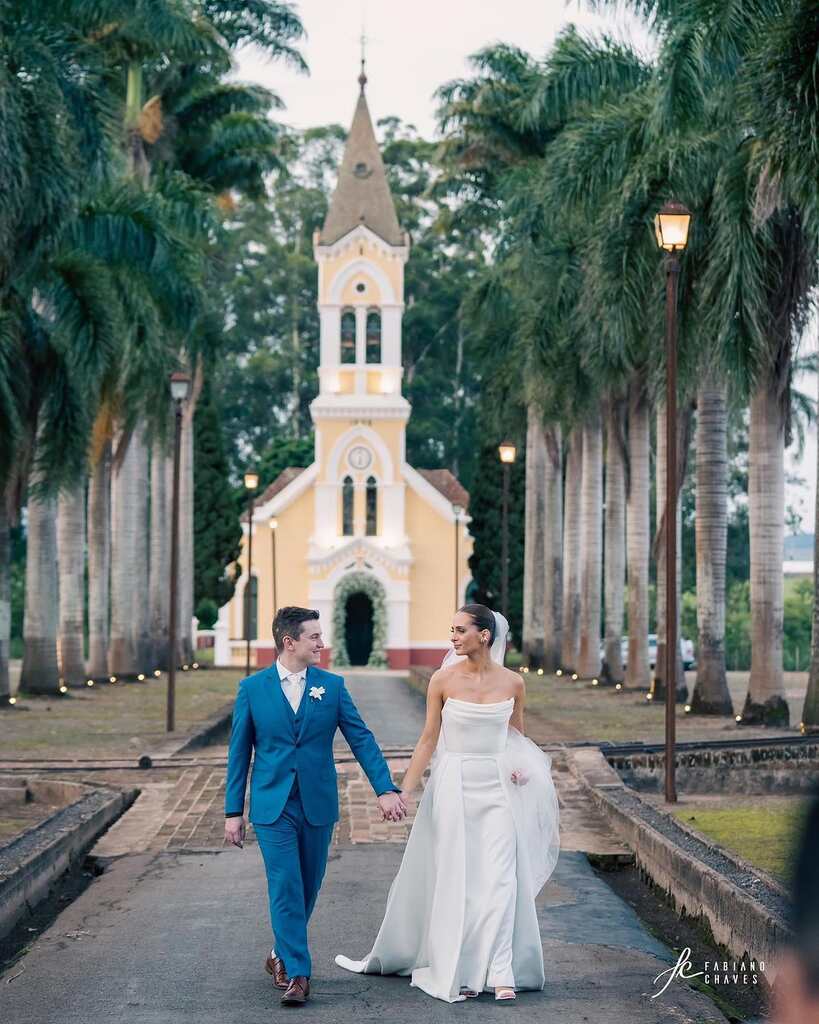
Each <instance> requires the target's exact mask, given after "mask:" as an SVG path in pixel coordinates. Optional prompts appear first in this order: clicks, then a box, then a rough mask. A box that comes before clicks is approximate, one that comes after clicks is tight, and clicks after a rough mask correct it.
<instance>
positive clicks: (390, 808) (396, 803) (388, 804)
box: [378, 793, 407, 821]
mask: <svg viewBox="0 0 819 1024" xmlns="http://www.w3.org/2000/svg"><path fill="white" fill-rule="evenodd" d="M378 806H379V807H380V808H381V814H382V820H383V819H384V818H386V819H387V820H388V821H401V819H402V818H403V817H404V815H405V814H406V813H407V809H406V807H405V806H404V802H403V800H402V799H401V795H400V793H382V794H381V796H380V797H379V798H378Z"/></svg>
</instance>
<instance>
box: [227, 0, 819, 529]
mask: <svg viewBox="0 0 819 1024" xmlns="http://www.w3.org/2000/svg"><path fill="white" fill-rule="evenodd" d="M295 7H296V9H297V10H298V12H299V15H300V17H301V19H302V22H303V24H304V26H305V29H306V31H307V39H306V41H305V42H304V43H303V44H302V46H301V47H300V50H301V53H302V55H303V56H304V57H305V59H306V61H307V63H308V65H309V67H310V74H309V75H307V76H305V75H303V74H299V73H297V72H295V71H292V70H290V69H289V68H287V67H286V66H285V65H282V64H271V63H269V62H268V61H266V59H265V58H264V57H263V56H262V55H260V54H258V53H257V52H254V51H253V50H250V49H246V50H244V51H243V52H242V53H241V54H240V59H239V63H238V67H237V70H236V77H237V78H240V79H241V80H243V81H250V82H257V83H259V84H262V85H265V86H267V87H268V88H270V89H273V90H274V91H275V92H276V93H278V94H279V96H280V97H281V98H282V100H283V101H284V103H285V110H284V111H282V112H281V114H280V115H279V116H280V119H281V120H282V121H283V122H285V123H286V124H289V125H292V126H294V127H296V128H308V127H312V126H315V125H324V124H330V123H334V122H335V123H339V124H342V125H345V126H346V125H348V124H349V122H350V119H351V117H352V113H353V107H354V105H355V100H356V96H357V94H358V84H357V82H356V79H357V77H358V73H359V61H360V57H361V35H362V28H363V32H364V34H365V36H366V38H367V42H366V56H367V77H368V85H367V98H368V101H369V105H370V111H371V113H372V115H373V118H374V119H375V120H377V119H378V118H379V117H386V116H389V115H397V116H398V117H400V118H401V119H402V120H403V121H406V122H409V123H410V124H413V125H415V127H416V128H417V129H418V131H419V132H420V133H421V134H422V135H425V136H427V137H430V138H431V137H433V136H434V134H435V124H436V122H435V101H434V93H435V90H436V89H437V88H438V87H439V86H440V85H442V84H444V83H445V82H448V81H450V80H451V79H453V78H460V77H463V76H465V75H468V74H469V70H470V69H469V63H468V58H469V55H470V54H472V53H475V52H476V51H477V50H480V49H482V48H483V47H485V46H487V45H489V44H491V43H494V42H498V41H502V42H505V43H511V44H513V45H515V46H519V47H521V48H522V49H524V50H527V51H529V52H530V53H532V54H534V55H535V56H543V55H544V54H545V53H546V51H547V50H548V49H549V46H550V44H551V43H552V41H553V40H554V38H555V36H556V35H557V34H558V32H560V30H561V29H562V28H563V27H564V26H566V25H567V24H569V23H574V24H576V25H577V26H579V27H581V28H585V29H588V30H591V31H607V32H609V33H610V34H614V35H617V36H619V37H621V38H626V39H629V40H630V41H631V42H632V44H633V45H634V46H635V47H636V48H637V49H638V50H640V51H641V52H643V53H646V54H648V53H650V52H651V50H652V41H651V36H650V34H649V33H648V32H647V31H646V30H645V29H644V27H643V26H642V25H640V24H639V23H638V22H637V21H636V20H635V19H633V18H631V17H630V16H628V15H625V14H622V13H620V14H617V15H616V16H603V15H599V14H593V13H591V12H590V11H589V10H588V9H587V5H585V4H582V3H579V2H577V0H573V2H572V0H570V2H568V3H566V2H564V0H401V2H395V0H380V2H376V0H302V2H297V3H295ZM816 347H817V343H816V322H815V321H814V323H813V325H812V327H811V329H810V331H809V334H808V336H807V337H806V338H805V339H804V341H803V344H802V351H803V352H804V351H810V350H815V349H816ZM797 384H798V386H799V387H801V388H802V390H805V391H807V392H808V393H809V394H811V395H812V396H814V397H815V396H816V377H815V376H814V375H806V376H804V377H803V378H802V379H801V380H799V381H798V382H797ZM816 444H817V442H816V429H815V427H812V428H811V429H810V431H809V432H808V436H807V440H806V445H805V450H804V453H803V455H802V458H801V460H798V459H797V458H796V454H795V452H794V451H793V450H791V451H789V452H788V454H787V457H786V466H787V468H788V471H789V473H791V474H794V475H796V476H799V477H801V478H803V480H804V483H802V484H788V485H787V487H786V497H785V500H786V504H787V505H790V506H793V507H794V508H795V509H796V510H798V511H799V512H800V514H801V515H802V516H803V520H804V521H803V529H806V530H808V531H810V530H812V528H813V509H814V501H815V488H816Z"/></svg>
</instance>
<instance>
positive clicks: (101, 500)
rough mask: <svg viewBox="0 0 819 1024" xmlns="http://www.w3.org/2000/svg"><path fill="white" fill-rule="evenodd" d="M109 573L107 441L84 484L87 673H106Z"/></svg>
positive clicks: (109, 522)
mask: <svg viewBox="0 0 819 1024" xmlns="http://www.w3.org/2000/svg"><path fill="white" fill-rule="evenodd" d="M110 577H111V442H110V441H107V442H106V443H105V445H104V446H103V448H102V451H101V453H100V456H99V458H98V460H97V462H96V464H95V465H94V467H93V470H92V472H91V480H90V482H89V486H88V674H89V676H92V677H93V678H97V679H98V678H100V677H102V676H104V675H107V673H108V640H109V630H108V600H109V595H110Z"/></svg>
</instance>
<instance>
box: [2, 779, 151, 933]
mask: <svg viewBox="0 0 819 1024" xmlns="http://www.w3.org/2000/svg"><path fill="white" fill-rule="evenodd" d="M64 785H71V786H72V787H73V788H76V790H77V791H78V792H79V793H80V796H79V798H78V799H77V800H75V801H74V802H73V803H71V804H69V805H68V806H67V807H63V808H61V809H60V810H59V811H55V813H54V814H52V815H50V816H49V817H48V818H46V819H45V821H41V822H40V823H39V824H38V825H35V826H34V827H32V828H29V829H26V831H25V832H21V833H20V835H18V836H15V837H14V839H12V840H10V842H8V843H6V844H5V845H3V846H0V937H2V936H4V935H7V934H8V933H9V932H10V931H11V930H12V928H13V927H14V926H15V924H16V923H17V922H18V921H19V920H20V918H21V917H23V916H25V914H26V913H27V912H30V911H31V909H33V908H34V907H35V906H36V904H37V903H39V902H40V900H42V899H43V898H44V897H45V896H46V895H47V894H48V890H49V888H50V886H51V885H52V883H53V882H55V881H56V880H57V879H58V878H59V877H60V875H62V874H63V873H64V872H65V871H66V870H67V869H68V868H69V867H70V866H71V865H72V864H73V863H75V862H76V861H77V860H78V859H79V858H80V857H82V856H83V855H84V854H85V852H86V851H87V850H88V848H89V847H90V846H91V844H92V843H93V842H94V840H95V839H96V838H97V836H99V835H100V833H102V832H104V831H105V829H106V828H108V826H109V825H110V824H111V823H112V822H113V821H115V820H116V819H117V818H118V817H119V816H120V814H121V813H122V812H123V811H124V810H125V809H126V808H127V807H129V806H130V805H131V804H132V803H133V801H134V800H135V799H136V797H137V794H138V792H139V791H138V790H136V789H127V790H119V791H118V790H112V789H91V788H90V787H89V786H83V785H80V784H79V783H73V784H72V783H65V784H64Z"/></svg>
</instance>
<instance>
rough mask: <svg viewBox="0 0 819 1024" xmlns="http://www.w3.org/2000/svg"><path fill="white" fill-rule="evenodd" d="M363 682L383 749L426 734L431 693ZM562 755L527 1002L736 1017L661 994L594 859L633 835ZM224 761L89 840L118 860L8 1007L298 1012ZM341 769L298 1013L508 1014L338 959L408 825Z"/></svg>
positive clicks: (490, 1017)
mask: <svg viewBox="0 0 819 1024" xmlns="http://www.w3.org/2000/svg"><path fill="white" fill-rule="evenodd" d="M350 689H351V691H352V692H353V695H354V698H355V699H356V702H357V703H358V704H359V707H360V708H361V710H362V713H363V714H364V716H365V718H366V719H367V720H368V722H369V723H370V725H371V727H372V728H373V730H374V732H375V733H376V736H377V737H378V738H379V740H380V742H381V743H382V744H383V745H384V746H385V747H391V748H393V749H394V748H395V747H397V746H404V745H406V744H407V742H409V743H412V742H414V740H415V739H416V738H417V735H418V732H419V731H420V727H421V723H422V719H423V706H422V703H421V701H420V699H419V698H418V697H417V695H416V694H415V693H413V692H412V691H410V690H409V688H408V687H406V686H405V684H403V683H402V682H401V680H400V679H395V677H392V676H387V677H381V678H379V677H375V676H368V677H363V678H356V677H353V678H351V679H350ZM339 752H340V753H341V751H339ZM213 753H215V752H214V751H211V752H209V757H211V756H212V754H213ZM406 763H407V762H406V757H403V758H396V759H395V760H394V761H393V762H392V767H393V769H394V770H396V771H397V772H399V773H400V772H401V771H403V769H404V768H405V766H406ZM554 769H555V779H556V782H557V785H558V791H559V793H560V799H561V804H562V808H563V814H562V824H563V831H562V839H563V843H562V846H563V852H562V853H561V857H560V861H559V863H558V867H557V870H556V872H555V874H554V876H553V877H552V879H550V881H549V883H548V884H547V886H546V887H545V889H544V891H543V892H542V893H541V895H540V898H539V901H538V904H539V913H540V920H541V928H542V935H543V943H544V955H545V960H546V965H547V984H546V989H545V991H544V992H542V993H522V994H521V995H520V996H519V999H518V1005H517V1006H516V1008H515V1010H514V1012H515V1013H517V1014H518V1018H519V1019H521V1020H523V1021H531V1022H535V1021H538V1022H542V1021H545V1020H549V1021H554V1022H560V1024H583V1022H594V1024H609V1022H610V1024H620V1022H621V1021H623V1020H626V1019H628V1020H630V1021H633V1022H634V1024H666V1022H670V1021H673V1022H675V1024H695V1022H697V1024H706V1022H709V1024H710V1022H715V1024H716V1022H720V1024H724V1018H723V1017H722V1016H721V1014H720V1013H719V1012H718V1011H717V1010H716V1009H715V1007H714V1006H713V1004H712V1003H711V1002H710V1000H708V999H707V997H705V996H703V995H702V994H700V993H698V992H696V991H694V990H692V989H689V988H687V987H686V986H684V985H682V984H680V983H674V984H672V985H671V987H670V988H669V989H668V991H667V992H666V993H665V994H664V995H663V996H661V997H660V998H658V999H652V998H651V994H652V992H653V991H654V988H653V979H654V978H655V977H656V975H657V974H658V973H660V971H663V970H665V969H666V968H667V967H668V966H669V965H670V964H671V963H673V962H674V961H675V960H676V957H675V956H674V955H673V954H672V953H671V952H670V951H669V950H668V949H666V948H665V947H664V946H663V945H661V944H660V943H658V942H657V941H656V940H655V939H654V938H652V937H651V936H650V935H649V934H648V932H647V931H646V930H645V928H644V927H643V926H642V924H641V923H640V922H639V920H638V919H637V918H636V916H635V915H634V913H633V911H632V910H631V909H630V908H629V907H628V906H627V905H626V904H625V903H623V902H622V901H621V900H620V899H619V898H618V897H617V896H616V895H614V893H613V892H612V891H611V890H610V889H609V888H608V886H606V885H605V884H604V883H603V882H601V881H600V880H599V879H598V878H597V876H596V875H595V874H594V872H593V871H592V870H591V868H590V867H589V864H588V861H587V859H586V857H585V855H584V853H582V852H580V851H582V850H583V849H596V850H599V851H601V852H611V853H617V852H619V851H621V850H622V847H621V846H620V845H619V844H618V843H617V841H616V840H615V839H614V837H612V836H611V835H609V834H608V833H607V832H606V830H605V829H604V828H603V827H602V825H601V824H600V823H599V822H598V821H596V820H595V819H594V816H593V812H592V811H591V809H590V808H589V807H588V806H587V805H586V804H585V802H584V801H582V800H581V799H580V796H579V794H578V793H577V792H576V791H575V790H574V788H573V786H572V781H571V777H570V776H569V774H568V772H567V771H566V770H565V763H564V762H563V760H562V757H561V754H560V751H559V750H556V751H555V752H554ZM223 774H224V769H223V768H221V767H217V766H215V765H200V766H197V767H194V768H189V769H186V770H185V771H184V772H182V773H181V774H180V777H179V778H178V779H176V780H171V781H166V782H160V783H156V784H149V785H148V786H146V787H145V789H144V790H143V795H142V797H140V799H139V800H138V801H137V803H136V804H135V805H134V808H133V809H132V810H131V811H130V812H129V813H128V814H127V815H125V816H124V817H123V818H122V819H121V820H120V822H119V823H117V825H116V826H115V827H114V828H112V829H111V830H109V833H108V834H107V836H106V837H103V839H102V840H101V841H100V843H98V845H97V848H96V849H95V851H94V852H95V853H96V854H97V855H99V856H109V857H115V858H116V859H115V860H113V861H112V863H111V865H110V866H109V868H108V870H107V871H106V872H105V873H104V874H103V875H102V876H101V877H100V878H99V879H97V880H96V881H95V882H94V883H93V884H92V885H91V886H90V887H89V888H88V889H87V890H86V892H85V893H83V895H82V896H81V897H80V898H79V899H78V900H77V901H76V902H75V903H74V904H73V905H71V906H70V907H68V908H67V909H66V910H65V911H64V912H63V913H62V914H61V915H60V916H59V918H58V919H57V921H56V922H55V924H54V925H53V926H52V927H51V929H49V930H48V931H47V932H46V933H44V934H43V935H42V936H41V937H40V939H39V940H38V941H37V942H36V943H35V945H34V947H33V948H32V949H31V951H30V952H29V953H28V954H27V955H26V956H25V957H24V958H23V959H22V960H21V961H19V962H18V963H17V964H16V965H15V967H13V968H12V969H11V970H10V971H8V972H7V973H6V975H5V976H3V977H1V978H0V1019H2V1020H9V1021H14V1022H15V1024H87V1022H88V1021H94V1024H109V1022H110V1024H114V1022H116V1024H121V1022H125V1024H160V1022H161V1024H166V1022H167V1024H176V1022H179V1024H182V1022H186V1024H187V1022H192V1024H193V1022H195V1024H211V1022H212V1024H224V1022H226V1021H232V1020H241V1022H242V1024H254V1022H256V1021H267V1020H270V1018H271V1016H272V1017H274V1018H279V1017H281V1016H284V1015H286V1013H287V1011H285V1010H283V1009H282V1008H280V1006H279V1004H278V999H277V995H276V993H275V990H273V988H272V986H271V984H270V979H269V978H268V977H267V975H265V974H264V972H263V970H262V961H263V958H264V955H265V950H266V948H267V946H268V943H269V939H270V935H269V925H268V921H267V912H266V900H265V885H264V876H263V871H262V866H261V859H260V857H259V853H258V850H257V849H256V848H255V846H254V845H253V844H250V845H248V846H247V847H246V848H245V849H244V850H236V849H224V848H222V846H221V829H222V815H221V792H222V785H223ZM339 779H340V789H341V805H342V819H341V822H340V823H339V827H338V828H337V830H336V834H335V837H334V847H333V850H332V851H331V859H330V865H329V868H328V875H327V879H326V881H325V884H324V888H323V890H322V895H321V898H320V900H319V903H318V907H317V910H316V914H315V916H314V919H313V922H312V925H311V945H312V949H313V955H314V962H315V967H314V983H313V988H314V999H313V1000H312V1002H311V1004H310V1005H309V1006H308V1007H307V1008H306V1009H305V1010H303V1011H301V1019H303V1020H305V1021H314V1022H318V1021H321V1022H322V1024H325V1022H333V1024H336V1022H337V1024H348V1022H349V1024H352V1022H355V1024H361V1022H367V1021H376V1020H378V1021H384V1020H388V1021H390V1024H403V1022H407V1024H409V1022H410V1021H413V1022H415V1021H417V1020H418V1019H419V1018H422V1019H425V1020H426V1021H429V1022H438V1021H449V1020H451V1019H452V1018H453V1017H454V1016H455V1015H462V1014H469V1015H470V1019H472V1020H474V1021H476V1022H479V1021H495V1020H499V1019H501V1015H504V1014H507V1013H508V1012H509V1008H508V1007H507V1006H499V1007H498V1006H496V1005H495V1004H494V1002H493V1001H492V1000H491V998H490V997H488V996H482V997H481V998H480V999H479V1000H476V1001H474V1002H473V1001H470V1002H469V1003H468V1004H455V1005H453V1006H450V1005H447V1004H444V1003H439V1002H438V1001H436V1000H432V999H430V998H429V997H427V996H425V995H424V994H423V993H421V992H419V991H418V990H416V989H413V988H411V987H410V985H409V983H408V981H407V979H400V978H381V977H372V976H367V977H358V976H353V975H350V974H347V973H346V972H344V971H341V970H340V969H339V968H337V967H336V966H335V964H334V963H333V957H334V955H335V954H336V953H338V952H344V953H347V954H348V955H351V956H360V955H363V953H365V952H366V950H367V949H368V948H369V945H370V944H371V942H372V939H373V938H374V936H375V933H376V931H377V930H378V925H379V923H380V920H381V916H382V914H383V909H384V903H385V900H386V895H387V891H388V888H389V884H390V882H391V881H392V878H393V877H394V875H395V872H396V870H397V867H398V864H399V863H400V859H401V855H402V851H403V839H404V837H405V835H406V831H407V829H406V827H404V826H402V827H400V828H397V827H395V826H388V825H385V824H382V823H380V822H378V821H377V813H376V812H375V811H374V810H373V808H374V802H373V800H372V796H371V794H370V793H369V790H368V787H367V785H366V782H365V780H364V779H363V778H362V776H361V773H360V771H359V769H358V767H357V765H355V764H348V763H344V764H340V765H339ZM459 1019H460V1018H459Z"/></svg>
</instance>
